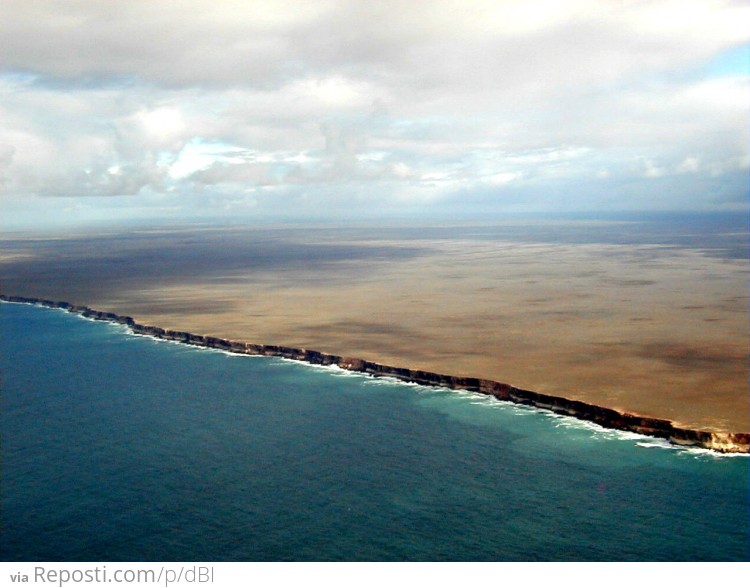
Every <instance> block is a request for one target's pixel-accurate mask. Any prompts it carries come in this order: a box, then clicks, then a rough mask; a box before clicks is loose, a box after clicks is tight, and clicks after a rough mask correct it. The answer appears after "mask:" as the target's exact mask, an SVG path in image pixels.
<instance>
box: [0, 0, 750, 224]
mask: <svg viewBox="0 0 750 588" xmlns="http://www.w3.org/2000/svg"><path fill="white" fill-rule="evenodd" d="M749 17H750V8H748V7H747V5H746V3H744V2H734V1H730V0H726V1H724V0H702V1H692V0H680V1H672V0H650V1H643V2H601V1H594V0H591V1H589V0H575V1H572V2H564V3H563V2H557V1H553V0H524V1H521V0H507V1H503V2H498V1H497V0H474V1H471V2H469V1H463V2H458V1H449V0H443V1H440V2H432V3H429V9H425V5H424V4H423V3H417V2H395V1H384V2H378V3H365V2H359V1H343V0H321V1H319V2H302V1H291V0H290V1H288V2H284V3H268V2H248V1H239V0H238V1H226V0H221V1H212V2H209V1H208V0H180V1H176V0H149V1H145V0H134V1H131V2H89V1H87V0H68V1H66V2H59V1H56V0H9V1H7V2H3V3H2V4H0V41H2V43H3V47H4V62H3V70H2V72H0V119H1V120H2V121H3V124H2V125H1V126H0V145H2V146H3V147H0V185H2V190H3V192H4V194H5V196H4V198H5V200H6V201H7V200H8V199H9V198H12V199H15V200H14V202H20V200H19V199H21V198H24V197H31V196H33V197H34V198H29V199H28V201H29V203H30V204H29V209H28V213H27V214H28V215H29V217H31V216H33V214H34V210H35V209H34V207H35V206H37V207H38V206H40V205H39V204H38V202H39V200H38V199H37V197H38V198H42V199H43V198H44V197H47V196H56V197H62V198H86V197H88V198H91V199H92V200H91V201H90V202H91V204H89V205H87V206H89V207H91V206H95V205H96V206H101V207H104V206H105V205H104V204H101V203H100V201H99V200H97V199H99V198H103V197H108V198H112V197H115V198H118V197H119V198H121V199H123V200H122V202H125V203H127V206H121V207H120V206H117V207H115V206H114V205H113V204H108V205H106V208H107V211H109V212H110V213H112V214H124V215H126V214H129V213H130V212H132V214H133V215H143V214H146V215H147V214H149V213H148V211H149V210H155V209H159V210H162V209H163V208H164V207H165V206H166V207H167V208H168V209H169V210H174V211H179V214H183V215H185V216H191V215H195V216H199V215H201V214H205V213H206V207H205V206H204V204H205V203H207V202H211V203H212V204H211V206H212V207H214V208H215V209H216V210H225V209H226V210H227V211H231V209H232V208H233V207H239V208H242V210H245V209H247V206H246V205H247V203H248V202H253V205H252V209H253V210H254V211H255V213H257V214H261V213H262V212H263V211H264V210H265V209H264V207H266V208H267V211H268V212H269V214H270V213H271V212H278V213H279V214H282V213H283V214H287V213H288V214H293V213H295V211H302V212H304V213H305V214H307V213H308V212H309V209H308V207H307V206H306V205H303V204H304V203H305V202H307V203H310V202H314V203H315V206H316V207H317V208H316V212H317V213H320V214H325V211H326V210H328V211H329V212H330V214H331V215H336V214H340V212H341V203H342V201H343V200H342V199H344V200H345V199H346V196H345V195H346V194H349V195H350V200H351V201H354V202H357V203H359V204H358V205H361V206H362V207H363V208H367V207H369V208H370V209H372V208H375V207H377V208H379V209H380V210H383V211H385V212H387V210H388V209H389V207H390V210H392V211H393V213H394V214H398V213H399V211H401V210H403V207H404V206H415V207H420V206H421V207H423V210H424V211H425V213H429V212H430V211H431V210H436V207H439V206H442V205H445V204H446V203H449V202H453V200H454V199H455V198H456V197H457V196H456V195H461V198H463V201H464V202H465V203H466V206H476V207H479V209H478V210H479V211H480V212H481V207H482V206H489V204H488V203H490V202H491V203H492V206H502V205H503V204H504V203H505V204H507V205H508V206H512V207H518V206H520V207H526V208H532V209H533V208H535V207H536V208H540V209H541V208H544V207H549V206H553V205H555V206H559V205H561V204H560V201H556V200H555V199H554V198H550V197H549V194H554V193H565V194H568V196H566V198H567V199H568V200H565V202H564V205H565V206H566V207H569V206H579V207H580V208H585V207H594V208H596V207H597V206H602V207H610V205H611V199H610V197H609V196H608V194H613V193H616V194H620V195H621V197H620V201H622V200H623V199H624V198H626V196H625V194H626V193H627V192H628V190H630V191H633V195H632V197H631V200H632V201H633V202H638V203H640V204H642V205H643V206H647V207H654V208H694V207H697V208H710V207H717V206H718V207H721V206H724V205H726V206H733V207H737V206H738V203H739V202H741V201H742V198H741V196H742V195H743V194H745V195H746V194H747V188H746V186H745V187H744V188H743V187H742V186H741V185H739V184H737V182H736V181H734V180H733V179H732V178H734V177H735V174H737V173H742V171H743V170H745V171H747V167H748V135H747V120H748V113H749V112H750V105H749V104H748V72H747V71H738V69H737V68H736V67H726V66H722V67H719V66H717V65H716V64H717V63H728V60H729V61H731V59H734V58H731V56H732V55H736V54H738V51H740V50H741V49H740V48H742V47H745V48H747V45H748V41H749V40H750V39H748V35H747V33H746V31H745V27H744V23H745V22H747V21H748V19H749ZM722 56H724V57H722ZM726 56H729V57H726ZM730 58H731V59H730ZM735 62H736V59H734V61H732V63H735ZM686 178H693V180H695V181H694V185H695V186H704V187H706V189H709V188H710V189H711V190H713V192H712V194H711V195H709V194H706V195H704V196H703V197H701V196H700V195H699V194H697V193H695V190H689V192H690V196H686V193H687V192H686V190H685V183H684V180H685V179H686ZM656 180H658V182H656ZM722 181H724V182H725V183H724V186H725V187H724V188H722V189H720V190H716V189H715V185H718V184H720V183H721V182H722ZM572 186H578V189H577V190H574V189H573V188H572ZM657 187H658V192H657ZM604 189H606V190H607V193H604V192H600V193H599V196H598V197H597V196H596V193H597V192H596V191H597V190H604ZM635 190H650V196H648V197H641V196H640V195H638V194H636V193H635ZM732 190H735V192H731V191H732ZM737 191H739V193H737ZM577 193H579V194H585V195H586V196H585V197H584V196H581V197H576V196H575V194H577ZM472 194H474V195H476V197H473V196H472ZM716 194H720V195H722V196H721V198H723V200H721V198H720V199H719V200H717V199H716V198H717V197H716ZM248 195H250V196H248ZM126 197H127V198H126ZM131 197H132V198H131ZM95 202H96V203H99V204H95ZM34 203H36V204H34ZM472 203H474V204H472ZM19 206H20V205H19ZM22 208H23V207H20V208H14V210H21V209H22ZM80 209H81V208H80V207H79V208H78V210H80ZM115 209H117V210H116V211H115ZM102 210H104V208H102ZM113 211H114V212H113ZM128 211H130V212H128ZM302 212H301V213H302ZM14 214H16V213H15V212H14ZM19 214H20V213H19Z"/></svg>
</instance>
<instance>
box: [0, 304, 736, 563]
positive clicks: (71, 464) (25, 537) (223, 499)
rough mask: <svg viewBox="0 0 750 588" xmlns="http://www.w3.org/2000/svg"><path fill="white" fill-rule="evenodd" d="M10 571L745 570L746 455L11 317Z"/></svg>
mask: <svg viewBox="0 0 750 588" xmlns="http://www.w3.org/2000/svg"><path fill="white" fill-rule="evenodd" d="M0 335H1V336H0V344H1V348H0V358H1V360H2V363H1V366H2V416H1V419H2V420H1V421H0V422H1V425H2V534H1V535H0V549H1V550H2V559H3V560H6V561H18V560H53V561H54V560H88V561H119V560H125V561H127V560H149V561H164V560H177V561H191V560H208V561H222V560H230V561H257V560H274V561H275V560H325V561H328V560H375V561H378V560H501V561H507V560H671V561H689V560H721V561H724V560H747V559H748V557H749V556H750V551H749V528H748V527H749V522H748V518H749V517H748V515H749V512H750V511H749V503H748V494H749V492H750V490H749V477H748V464H749V462H750V460H748V458H746V457H722V456H717V455H714V454H711V453H708V452H700V451H690V450H684V449H675V448H669V447H666V446H665V445H664V444H663V443H661V442H658V441H655V440H649V439H647V438H643V437H637V436H634V435H624V434H619V433H614V432H603V431H602V430H599V429H597V428H595V427H593V426H590V425H585V424H581V423H579V422H577V421H574V420H572V419H566V418H561V417H556V416H553V415H550V414H546V413H543V412H540V411H533V410H530V409H526V408H522V407H515V406H512V405H507V404H503V403H499V402H496V401H492V400H489V399H485V398H483V397H480V396H477V395H472V394H468V393H465V394H462V393H457V392H451V391H446V390H435V389H428V388H423V387H418V386H409V385H405V384H399V383H395V382H390V381H387V380H380V379H373V378H367V377H364V376H358V375H353V374H347V373H342V372H337V371H335V370H327V369H321V368H312V367H309V366H305V365H302V364H298V363H294V362H288V361H283V360H278V359H269V358H253V357H240V356H231V355H228V354H224V353H221V352H217V351H211V350H205V349H197V348H191V347H187V346H182V345H177V344H172V343H167V342H162V341H155V340H152V339H148V338H145V337H136V336H133V335H131V334H129V333H128V332H127V331H126V330H125V329H124V328H123V327H119V326H115V325H110V324H106V323H95V322H92V321H86V320H83V319H81V318H79V317H76V316H73V315H70V314H67V313H64V312H61V311H57V310H51V309H46V308H40V307H33V306H28V305H18V304H0Z"/></svg>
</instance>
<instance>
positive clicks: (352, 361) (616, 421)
mask: <svg viewBox="0 0 750 588" xmlns="http://www.w3.org/2000/svg"><path fill="white" fill-rule="evenodd" d="M0 300H5V301H8V302H19V303H25V304H38V305H42V306H47V307H51V308H61V309H64V310H67V311H68V312H72V313H76V314H80V315H82V316H84V317H87V318H91V319H95V320H103V321H109V322H113V323H119V324H123V325H127V326H128V327H129V328H130V329H131V330H132V331H133V332H134V333H136V334H139V335H147V336H150V337H155V338H158V339H165V340H168V341H177V342H180V343H185V344H188V345H196V346H199V347H210V348H212V349H220V350H223V351H229V352H231V353H238V354H244V355H264V356H269V357H281V358H285V359H293V360H297V361H304V362H306V363H310V364H315V365H336V366H338V367H340V368H342V369H345V370H349V371H353V372H360V373H363V374H368V375H372V376H377V377H390V378H395V379H398V380H401V381H404V382H412V383H416V384H422V385H425V386H439V387H443V388H450V389H454V390H468V391H470V392H479V393H481V394H487V395H489V396H494V397H495V398H497V399H498V400H504V401H508V402H515V403H517V404H524V405H527V406H533V407H536V408H542V409H546V410H550V411H552V412H555V413H557V414H563V415H567V416H572V417H576V418H579V419H582V420H586V421H590V422H593V423H596V424H598V425H601V426H603V427H607V428H610V429H618V430H621V431H631V432H634V433H640V434H643V435H650V436H653V437H659V438H662V439H667V440H668V441H670V442H671V443H674V444H676V445H684V446H695V447H702V448H706V449H712V450H714V451H719V452H723V453H750V433H715V432H710V431H699V430H694V429H686V428H681V427H675V426H674V425H673V424H672V422H671V421H669V420H665V419H657V418H650V417H644V416H638V415H632V414H628V413H621V412H619V411H616V410H614V409H611V408H605V407H601V406H596V405H593V404H588V403H586V402H581V401H578V400H570V399H568V398H563V397H561V396H551V395H548V394H540V393H537V392H532V391H530V390H523V389H520V388H515V387H514V386H510V385H509V384H503V383H501V382H495V381H493V380H484V379H479V378H468V377H457V376H450V375H446V374H438V373H434V372H426V371H422V370H412V369H409V368H400V367H394V366H389V365H382V364H378V363H374V362H370V361H366V360H364V359H359V358H355V357H342V356H339V355H332V354H328V353H322V352H320V351H314V350H311V349H297V348H293V347H283V346H279V345H260V344H254V343H245V342H242V341H229V340H226V339H219V338H216V337H206V336H203V335H194V334H192V333H186V332H184V331H171V330H165V329H162V328H159V327H154V326H149V325H141V324H138V323H136V322H135V320H134V319H133V318H131V317H129V316H121V315H117V314H114V313H111V312H101V311H98V310H93V309H91V308H88V307H86V306H76V305H72V304H69V303H68V302H57V301H52V300H42V299H38V298H26V297H23V296H6V295H2V294H0Z"/></svg>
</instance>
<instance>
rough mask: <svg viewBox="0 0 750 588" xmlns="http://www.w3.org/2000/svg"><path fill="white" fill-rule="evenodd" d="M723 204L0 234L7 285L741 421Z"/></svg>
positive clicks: (234, 331) (308, 344) (196, 328)
mask: <svg viewBox="0 0 750 588" xmlns="http://www.w3.org/2000/svg"><path fill="white" fill-rule="evenodd" d="M743 222H744V221H743V219H742V218H739V217H737V216H736V215H734V216H732V215H724V216H722V215H714V216H711V217H702V216H699V215H697V216H696V215H693V216H682V217H666V216H664V217H658V218H649V219H645V220H643V219H629V218H620V219H615V220H613V219H605V220H602V219H536V220H533V221H528V220H526V221H524V220H509V221H505V222H494V223H463V224H459V223H442V224H439V223H431V224H419V223H414V224H413V225H409V224H395V223H394V224H392V225H390V226H388V227H382V226H381V227H373V226H366V225H362V226H357V227H332V226H317V227H311V226H304V227H303V226H274V227H260V228H258V227H256V228H248V227H241V226H209V225H207V226H186V227H171V228H163V227H161V228H152V229H149V228H143V227H141V228H135V229H129V230H127V231H126V230H118V231H113V230H111V231H107V232H99V233H97V232H90V231H89V232H85V233H84V232H79V233H67V234H65V235H49V234H45V235H42V234H36V235H31V234H15V235H13V234H8V235H6V237H5V238H4V239H3V240H2V241H0V275H1V276H2V291H3V293H6V294H15V295H23V296H36V297H44V298H50V299H54V300H67V301H70V302H73V303H76V304H85V305H88V306H90V307H92V308H96V309H98V310H105V311H111V312H116V313H119V314H126V315H130V316H133V317H134V318H135V319H136V320H137V321H138V322H140V323H143V324H152V325H158V326H161V327H164V328H170V329H179V330H186V331H190V332H193V333H197V334H204V335H214V336H219V337H224V338H230V339H236V340H243V341H249V342H255V343H264V344H280V345H287V346H294V347H304V348H309V349H317V350H320V351H325V352H329V353H336V354H340V355H350V356H355V357H361V358H364V359H369V360H373V361H377V362H381V363H387V364H390V365H396V366H404V367H411V368H422V369H427V370H431V371H436V372H441V373H448V374H455V375H469V376H477V377H485V378H491V379H495V380H499V381H502V382H507V383H510V384H513V385H515V386H518V387H522V388H527V389H530V390H535V391H539V392H545V393H551V394H555V395H559V396H565V397H568V398H577V399H581V400H585V401H587V402H592V403H595V404H599V405H603V406H608V407H612V408H616V409H618V410H624V411H628V412H634V413H637V414H643V415H649V416H654V417H662V418H668V419H671V420H673V421H675V422H676V423H677V424H679V425H683V426H689V427H695V428H704V429H708V430H713V431H734V432H738V431H750V411H749V409H748V406H749V405H748V352H749V345H748V337H747V333H748V294H747V283H748V275H749V272H748V261H747V248H746V247H747V233H746V229H745V228H744V226H743V224H742V223H743Z"/></svg>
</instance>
